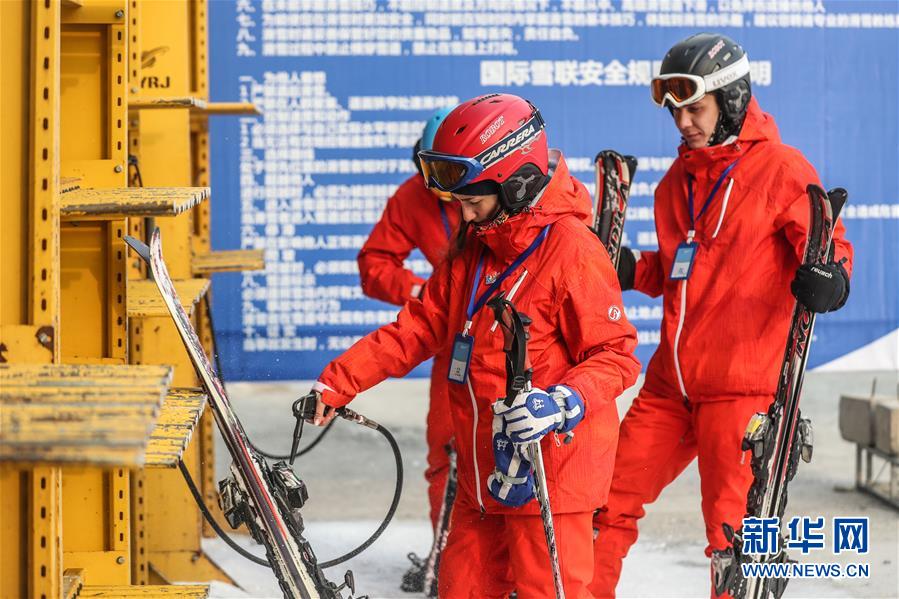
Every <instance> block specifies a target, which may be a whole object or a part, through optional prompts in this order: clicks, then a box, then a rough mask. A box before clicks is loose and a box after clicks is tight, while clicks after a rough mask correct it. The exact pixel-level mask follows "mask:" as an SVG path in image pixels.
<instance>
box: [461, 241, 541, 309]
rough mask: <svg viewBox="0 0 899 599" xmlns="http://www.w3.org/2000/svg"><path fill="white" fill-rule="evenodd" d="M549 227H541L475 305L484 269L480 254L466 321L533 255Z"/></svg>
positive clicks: (482, 257) (482, 255) (482, 256)
mask: <svg viewBox="0 0 899 599" xmlns="http://www.w3.org/2000/svg"><path fill="white" fill-rule="evenodd" d="M550 226H552V225H546V226H545V227H543V230H542V231H540V234H539V235H537V238H536V239H535V240H534V241H532V242H531V245H529V246H528V248H527V249H526V250H525V251H523V252H522V253H521V255H520V256H518V258H516V259H515V262H513V263H512V264H510V265H509V268H507V269H506V270H504V271H503V272H502V274H501V275H499V276H498V277H497V278H496V281H494V282H493V285H491V286H490V287H489V288H488V289H487V290H486V291H485V292H484V293H482V294H481V297H479V298H478V301H477V303H475V301H474V296H475V293H476V292H477V290H478V281H479V280H481V270H482V269H483V267H484V252H483V251H482V252H481V257H480V258H479V259H478V268H477V270H475V273H474V280H473V281H472V283H471V297H470V298H469V300H468V312H467V316H468V318H467V319H466V320H467V321H469V322H470V321H471V318H472V317H473V316H474V315H475V314H477V313H478V310H480V309H481V308H483V307H484V304H486V303H487V300H489V299H490V298H491V297H492V296H493V294H494V293H495V292H496V290H497V289H499V286H500V285H501V284H502V282H503V281H505V280H506V278H507V277H508V276H509V275H510V274H512V271H514V270H515V269H516V268H518V267H519V266H521V263H522V262H524V261H525V260H527V258H528V256H530V255H531V254H533V253H534V250H536V249H537V248H538V247H540V244H541V243H543V240H544V239H546V234H547V233H549V228H550Z"/></svg>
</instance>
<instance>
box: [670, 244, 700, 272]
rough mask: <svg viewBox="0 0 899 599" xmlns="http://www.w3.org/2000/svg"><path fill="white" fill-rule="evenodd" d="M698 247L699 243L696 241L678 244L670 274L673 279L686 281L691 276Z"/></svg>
mask: <svg viewBox="0 0 899 599" xmlns="http://www.w3.org/2000/svg"><path fill="white" fill-rule="evenodd" d="M697 247H698V245H697V243H696V242H695V241H689V242H687V241H685V242H683V243H681V244H680V245H678V246H677V251H676V252H674V263H673V264H672V265H671V275H670V276H669V278H670V279H671V280H673V281H685V280H687V279H689V278H690V272H691V271H692V270H693V258H695V257H696V248H697Z"/></svg>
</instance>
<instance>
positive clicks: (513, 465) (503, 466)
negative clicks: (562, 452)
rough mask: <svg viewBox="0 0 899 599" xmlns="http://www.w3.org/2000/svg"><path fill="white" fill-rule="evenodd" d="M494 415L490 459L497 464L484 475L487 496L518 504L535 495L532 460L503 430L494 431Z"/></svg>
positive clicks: (504, 502)
mask: <svg viewBox="0 0 899 599" xmlns="http://www.w3.org/2000/svg"><path fill="white" fill-rule="evenodd" d="M497 424H498V423H497V417H494V423H493V429H494V433H493V459H494V461H495V463H496V468H495V469H494V471H493V473H492V474H491V475H490V476H488V477H487V490H488V491H489V492H490V496H491V497H493V498H494V499H495V500H497V501H498V502H500V503H502V504H503V505H508V506H510V507H521V506H523V505H525V504H526V503H528V502H529V501H531V500H532V499H533V498H534V474H533V472H532V469H531V463H530V462H529V461H528V460H527V458H526V457H525V456H524V455H523V453H522V451H523V448H522V447H519V446H516V445H515V444H514V443H512V441H511V440H510V439H509V437H507V436H506V435H504V434H503V433H502V432H499V431H497Z"/></svg>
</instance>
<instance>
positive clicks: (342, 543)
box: [204, 373, 899, 599]
mask: <svg viewBox="0 0 899 599" xmlns="http://www.w3.org/2000/svg"><path fill="white" fill-rule="evenodd" d="M875 376H878V378H879V384H878V388H879V389H880V390H881V393H889V394H892V393H893V392H894V390H895V389H896V374H895V373H890V374H886V373H880V374H879V375H877V374H876V373H866V374H845V373H839V374H837V373H810V374H809V375H808V376H807V378H806V384H805V393H804V398H803V414H804V415H806V416H809V417H811V418H812V421H813V423H814V426H815V455H814V459H813V461H812V463H811V464H802V466H801V467H800V470H799V474H798V476H797V478H796V479H795V480H794V482H793V484H792V485H791V486H790V503H789V506H788V508H787V510H788V515H807V516H815V517H817V516H825V517H827V519H828V520H827V522H828V523H829V522H830V521H831V518H833V517H834V516H868V517H869V518H870V521H871V524H870V534H871V538H870V548H871V551H870V553H869V554H868V555H867V556H859V557H856V556H851V557H849V558H846V557H844V556H843V555H840V556H833V555H832V554H831V551H830V545H828V549H827V550H826V551H818V552H813V553H810V554H809V555H808V556H806V557H804V558H803V557H802V556H801V555H795V553H796V552H794V555H793V557H794V558H800V560H801V561H809V562H831V561H838V562H842V563H848V562H867V563H869V564H870V573H871V575H870V578H868V579H865V580H859V579H851V580H850V579H842V580H794V581H792V582H791V583H790V586H789V587H788V590H787V593H786V596H787V597H791V598H792V597H808V598H817V597H822V598H823V597H866V598H878V599H880V598H899V516H897V512H896V511H895V510H893V509H891V508H889V507H887V506H885V505H884V504H882V503H880V502H878V501H877V500H875V499H872V498H870V497H868V496H866V495H862V494H860V493H857V492H856V491H854V490H853V488H852V486H853V481H854V463H855V450H854V446H853V445H851V444H849V443H847V442H845V441H843V440H842V439H841V438H840V435H839V429H838V425H837V405H838V399H839V395H840V394H841V393H860V394H868V393H870V389H871V382H872V379H873V378H874V377H875ZM228 389H229V391H230V393H231V396H232V400H233V401H234V403H235V406H236V409H237V411H238V413H239V415H240V417H241V418H242V420H243V421H244V424H245V426H246V428H247V430H248V432H249V434H250V435H251V436H252V438H253V439H254V440H255V442H256V443H257V444H258V445H260V446H262V447H263V448H264V449H266V450H267V451H282V450H283V451H285V452H286V451H287V449H288V448H289V445H290V434H291V432H292V428H293V422H292V417H291V415H290V405H291V402H292V401H293V400H294V399H296V398H297V397H299V396H300V395H302V394H304V393H306V392H307V391H308V389H309V383H308V382H290V383H234V384H230V385H228ZM634 394H635V391H631V392H628V393H626V394H625V395H624V396H623V397H622V398H620V399H619V402H618V403H619V408H620V411H621V413H622V414H623V413H624V411H626V409H627V407H628V405H629V404H630V401H631V399H632V397H633V395H634ZM353 408H354V409H355V410H357V411H359V412H360V413H363V414H365V415H367V416H369V417H370V418H373V419H374V420H377V421H378V422H381V423H382V424H384V425H385V426H387V427H388V428H389V429H390V430H391V431H392V432H393V433H394V435H395V436H396V437H397V440H398V442H399V444H400V447H401V449H402V452H403V460H404V467H405V484H404V489H403V499H402V501H401V502H400V506H399V509H398V511H397V515H396V518H395V519H394V521H393V523H392V524H391V525H390V526H389V527H388V529H387V531H386V532H385V533H384V535H383V536H382V537H381V538H380V539H379V540H378V541H377V542H376V543H375V544H374V545H373V546H372V547H370V548H369V549H368V550H367V551H365V552H364V553H363V554H361V555H360V556H358V557H356V558H355V559H353V560H351V561H350V562H349V563H348V564H346V565H340V566H336V567H334V568H332V569H329V570H328V571H327V572H326V573H327V575H328V577H329V578H330V579H331V580H334V581H338V580H341V579H342V576H343V572H344V571H345V570H346V568H349V569H351V570H353V572H354V575H355V580H356V588H357V592H359V593H360V594H368V595H370V596H371V597H414V596H415V595H413V594H406V593H403V592H402V591H400V590H399V582H400V579H401V577H402V573H403V572H404V571H405V570H406V568H407V566H408V562H407V560H406V557H405V555H406V554H407V553H408V552H410V551H414V552H416V553H418V554H419V555H422V554H426V553H427V550H428V548H429V545H430V540H431V532H430V528H429V524H428V522H427V521H426V514H427V497H426V494H425V483H424V479H423V477H422V472H423V470H424V457H425V444H424V421H425V413H426V410H427V381H425V380H409V381H389V382H387V383H384V384H382V385H380V386H379V387H377V388H375V389H373V390H372V391H370V392H368V393H366V394H364V395H363V396H360V397H359V398H358V399H357V400H356V401H355V402H354V404H353ZM306 431H307V432H306V434H307V435H308V436H309V438H308V439H305V440H304V445H305V444H306V443H307V442H308V441H309V440H311V437H312V436H314V435H315V434H317V432H318V429H315V428H313V427H308V428H307V429H306ZM227 465H228V462H227V459H226V458H225V452H224V448H223V447H221V446H220V447H218V448H217V462H216V469H217V471H218V473H219V475H220V476H224V474H225V469H226V468H227ZM297 471H298V473H299V474H300V476H301V478H303V480H304V481H305V482H306V485H307V487H308V489H309V496H310V499H309V502H308V503H307V505H306V507H305V508H304V511H303V515H304V519H305V521H306V525H307V530H308V538H309V540H310V541H311V543H312V545H313V547H314V549H315V552H316V554H317V555H318V557H319V558H320V559H322V560H327V559H331V558H333V557H335V556H337V555H339V554H342V553H344V552H345V551H348V550H349V549H351V548H353V547H355V546H356V545H357V544H358V543H359V542H361V541H362V540H364V539H365V538H366V537H367V536H368V534H369V533H370V532H371V531H373V530H374V529H375V527H376V526H377V525H378V523H379V520H380V518H381V517H382V516H383V514H384V513H385V511H386V509H387V507H388V505H389V503H390V499H391V494H392V491H393V484H394V482H393V480H394V479H393V476H394V474H393V459H392V456H391V454H390V450H389V447H388V446H387V444H386V442H384V440H383V439H382V438H381V437H380V436H379V435H377V433H374V432H373V431H371V430H369V429H366V428H363V427H358V426H353V425H351V424H350V423H347V422H339V423H338V424H337V425H336V426H335V427H334V429H333V430H332V431H331V433H330V434H329V436H328V437H327V438H326V439H325V440H324V441H323V442H322V444H321V445H320V446H319V447H317V448H316V449H314V450H313V451H312V452H310V453H309V454H307V455H306V456H304V457H302V458H301V459H300V461H298V468H297ZM699 502H700V497H699V478H698V474H697V471H696V468H695V464H694V465H693V466H691V467H690V468H688V469H687V471H686V472H684V474H683V475H682V476H681V477H680V478H679V479H678V480H677V481H676V482H675V483H673V484H672V485H671V486H669V487H668V488H667V489H666V490H665V491H664V492H663V494H662V496H661V497H660V499H659V500H658V501H657V502H656V503H655V504H653V505H650V506H648V509H647V516H646V518H644V519H643V520H642V521H641V526H640V531H641V536H640V540H639V541H638V542H637V544H636V545H635V546H634V548H633V549H632V550H631V553H630V555H629V556H628V558H627V559H626V560H625V562H624V571H623V574H622V579H621V582H620V584H619V587H618V596H619V597H708V572H709V569H708V568H709V567H708V560H707V559H706V558H705V555H704V554H703V548H704V546H705V539H704V528H703V524H702V519H701V516H700V510H699ZM828 538H830V535H828ZM236 539H237V540H238V541H239V542H240V543H241V544H242V545H244V546H245V547H247V548H249V549H250V550H252V551H254V552H256V553H261V550H260V547H259V546H257V545H255V544H254V543H253V541H252V540H251V539H249V538H248V537H246V536H237V537H236ZM204 548H205V549H206V551H207V553H208V554H209V556H210V557H211V558H212V559H213V560H214V561H216V562H217V563H218V564H220V565H221V566H222V567H223V568H224V569H225V570H226V571H227V572H229V574H230V575H231V576H232V577H233V578H234V580H235V581H236V582H237V583H238V584H239V585H240V588H237V587H233V586H231V585H226V584H223V583H214V584H213V587H212V596H213V597H280V596H281V595H280V593H279V591H278V586H277V584H276V582H275V580H274V578H273V576H272V575H271V573H270V571H268V569H266V568H263V567H261V566H257V565H255V564H253V563H251V562H249V561H247V560H245V559H244V558H242V557H241V556H239V555H237V554H236V553H235V552H233V551H232V550H231V549H230V548H228V547H227V546H226V545H225V544H224V543H223V542H222V541H220V540H219V539H209V540H207V541H206V542H205V543H204Z"/></svg>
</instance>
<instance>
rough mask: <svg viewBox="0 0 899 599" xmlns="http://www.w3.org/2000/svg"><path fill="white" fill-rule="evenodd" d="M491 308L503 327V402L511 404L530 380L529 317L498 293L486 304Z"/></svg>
mask: <svg viewBox="0 0 899 599" xmlns="http://www.w3.org/2000/svg"><path fill="white" fill-rule="evenodd" d="M487 305H488V306H490V308H492V309H493V314H494V316H495V317H496V321H497V322H499V323H500V326H501V327H503V337H504V343H503V351H504V352H505V354H506V398H505V400H504V401H505V404H506V405H507V406H511V405H512V402H513V401H514V400H515V397H516V396H517V395H518V393H519V392H520V391H521V390H522V389H524V388H525V387H526V386H527V384H528V383H529V382H530V380H531V370H530V369H529V368H528V363H527V340H528V333H527V325H529V324H530V323H531V321H530V319H529V318H527V317H526V316H522V315H521V314H520V313H519V312H518V310H516V309H515V306H514V304H512V302H511V301H509V300H507V299H506V297H505V294H500V295H498V296H496V297H495V298H493V299H492V300H490V301H489V302H488V304H487Z"/></svg>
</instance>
